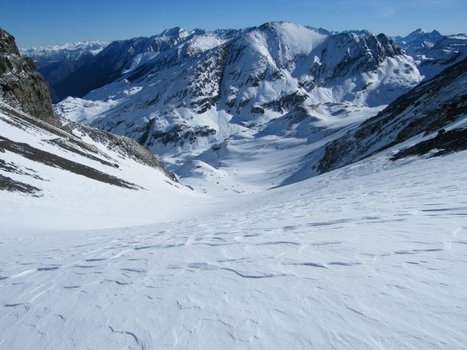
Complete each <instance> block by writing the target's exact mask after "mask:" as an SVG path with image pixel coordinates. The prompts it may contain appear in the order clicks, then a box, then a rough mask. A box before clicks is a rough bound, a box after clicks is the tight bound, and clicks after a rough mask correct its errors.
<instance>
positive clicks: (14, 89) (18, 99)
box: [0, 28, 60, 125]
mask: <svg viewBox="0 0 467 350" xmlns="http://www.w3.org/2000/svg"><path fill="white" fill-rule="evenodd" d="M0 101H2V102H4V103H6V104H8V105H10V106H12V107H14V108H17V109H20V110H22V111H23V112H25V113H27V114H30V115H32V116H34V117H36V118H39V119H41V120H43V121H46V122H48V123H50V124H53V125H59V124H60V122H59V120H58V118H57V117H55V115H54V113H53V111H52V103H51V100H50V95H49V89H48V87H47V83H46V82H45V80H44V78H43V77H42V76H41V75H40V74H39V73H38V72H37V71H36V67H35V65H34V63H33V61H32V60H31V59H30V58H26V57H22V56H21V55H20V53H19V50H18V47H17V46H16V43H15V38H14V37H13V36H12V35H11V34H9V33H8V32H6V31H5V30H3V29H1V28H0Z"/></svg>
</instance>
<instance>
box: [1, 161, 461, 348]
mask: <svg viewBox="0 0 467 350" xmlns="http://www.w3.org/2000/svg"><path fill="white" fill-rule="evenodd" d="M465 156H466V154H465V152H463V153H458V154H455V155H450V156H446V157H442V158H431V159H406V160H401V161H398V162H396V163H392V162H388V160H387V156H386V157H385V156H380V157H375V158H372V159H370V160H367V161H364V162H360V163H357V164H354V165H351V166H348V167H345V168H342V169H339V170H336V171H334V172H331V173H327V174H324V175H321V176H319V177H316V178H313V179H310V180H307V181H305V182H301V183H298V184H295V185H290V186H287V187H284V188H280V189H276V190H272V191H269V192H267V193H260V194H253V195H248V196H246V197H241V196H238V195H237V196H235V197H232V198H230V199H229V200H227V201H226V202H228V203H230V205H229V206H228V207H224V208H222V207H221V208H218V209H217V210H212V209H207V210H206V211H205V213H204V214H202V215H199V217H198V218H191V219H180V220H176V221H173V222H170V223H161V224H157V225H150V226H141V227H126V228H122V229H112V230H90V231H54V230H47V231H40V230H37V231H35V230H32V231H29V232H22V233H20V232H16V231H15V230H8V229H7V230H4V229H3V230H2V233H1V235H0V242H1V244H0V266H1V268H0V289H1V291H2V292H1V293H0V346H1V347H2V348H6V349H37V348H48V349H64V348H80V349H85V348H92V349H97V348H99V349H102V348H106V349H110V348H118V349H122V348H128V349H154V348H157V349H163V348H177V349H186V348H191V349H206V348H210V349H216V348H220V347H227V348H229V349H236V348H239V349H244V348H252V349H258V348H259V349H283V348H293V349H302V348H330V349H342V348H360V349H375V348H386V349H400V348H410V349H421V348H423V349H431V348H433V349H435V348H445V349H446V348H452V349H454V348H462V347H463V346H464V345H465V342H466V339H467V338H466V337H467V327H466V324H465V322H464V320H465V318H466V315H467V297H466V294H465V290H466V289H467V278H466V274H465V270H466V268H467V259H466V250H467V224H466V219H465V218H466V216H467V188H466V186H465V183H466V181H467V162H465ZM239 198H241V199H239ZM205 204H206V202H205V201H203V200H202V199H200V200H199V202H198V203H197V205H198V206H200V207H203V206H204V205H205Z"/></svg>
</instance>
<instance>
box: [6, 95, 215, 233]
mask: <svg viewBox="0 0 467 350" xmlns="http://www.w3.org/2000/svg"><path fill="white" fill-rule="evenodd" d="M173 180H174V178H173V174H169V173H166V172H165V170H163V169H162V168H161V164H160V163H159V162H158V161H157V160H156V159H155V158H154V157H153V156H152V155H151V154H150V153H149V152H148V151H146V150H144V149H143V148H142V147H141V146H139V145H137V144H135V143H134V142H133V141H131V140H125V139H121V138H118V137H115V136H113V135H109V134H106V133H103V132H101V131H98V130H93V129H91V128H86V127H81V126H79V125H76V124H72V123H70V124H68V125H66V126H64V127H62V128H58V127H53V126H51V125H50V124H47V123H44V122H42V121H40V120H38V119H35V118H33V117H31V116H28V115H26V114H24V113H21V112H19V111H18V110H15V109H13V108H11V107H9V106H7V105H5V104H3V103H0V202H1V205H0V206H1V210H0V223H1V225H0V226H1V229H0V230H2V231H5V230H6V229H7V228H9V227H12V228H14V231H17V230H23V229H32V230H41V229H44V228H47V229H55V230H57V229H70V228H73V229H77V228H98V227H100V228H103V227H120V226H122V225H128V224H134V225H136V224H144V223H154V222H160V221H167V220H170V219H174V218H177V217H180V216H181V215H182V214H183V217H186V215H187V214H189V213H192V215H196V214H197V213H198V211H199V210H198V207H197V206H196V204H197V203H198V202H199V201H200V200H203V199H204V200H206V198H204V197H203V196H201V195H200V194H197V193H195V192H193V191H192V190H190V189H188V188H187V187H185V186H183V185H182V184H179V183H177V182H176V181H173Z"/></svg>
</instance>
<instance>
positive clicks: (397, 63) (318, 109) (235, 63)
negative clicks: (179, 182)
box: [23, 22, 467, 191]
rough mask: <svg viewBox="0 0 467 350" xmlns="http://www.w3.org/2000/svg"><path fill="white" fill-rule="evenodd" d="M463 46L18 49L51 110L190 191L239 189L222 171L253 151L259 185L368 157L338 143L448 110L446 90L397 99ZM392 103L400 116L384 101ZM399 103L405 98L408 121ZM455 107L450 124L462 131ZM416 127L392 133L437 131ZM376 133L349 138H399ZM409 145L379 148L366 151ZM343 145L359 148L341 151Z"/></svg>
mask: <svg viewBox="0 0 467 350" xmlns="http://www.w3.org/2000/svg"><path fill="white" fill-rule="evenodd" d="M466 43H467V37H466V36H465V35H463V34H458V35H448V36H443V35H441V34H440V33H439V32H437V31H433V32H431V33H426V32H424V31H422V30H420V29H418V30H416V31H414V32H413V33H411V34H409V35H408V36H406V37H403V38H402V37H396V38H390V37H388V36H386V35H384V34H378V35H375V34H372V33H370V32H368V31H345V32H339V33H337V32H331V31H327V30H325V29H316V28H313V27H304V26H301V25H297V24H294V23H288V22H272V23H266V24H263V25H261V26H258V27H252V28H245V29H241V30H215V31H206V30H199V29H196V30H192V31H187V30H184V29H182V28H179V27H176V28H172V29H168V30H165V31H164V32H162V33H160V34H158V35H155V36H152V37H149V38H134V39H130V40H122V41H115V42H112V43H110V44H106V43H100V42H93V43H88V44H84V43H79V44H73V45H65V47H63V48H59V47H56V48H48V49H37V48H36V49H27V50H24V51H23V52H25V53H26V54H27V55H29V56H31V57H32V58H33V59H34V60H35V61H36V62H37V63H38V67H39V70H40V71H42V72H43V73H44V75H45V77H46V78H47V79H48V81H49V84H50V85H51V87H52V89H53V90H54V92H55V101H59V100H60V102H59V103H58V104H56V105H55V107H54V110H55V112H56V113H58V114H59V115H60V116H62V117H64V118H67V119H70V120H72V121H75V122H80V123H83V124H86V125H91V126H93V127H96V128H99V129H102V130H105V131H108V132H111V133H115V134H119V135H123V136H128V137H130V138H132V139H134V140H136V141H137V142H139V143H140V144H141V145H144V146H145V147H147V148H149V149H150V150H151V151H152V152H153V153H154V154H157V155H159V156H161V157H162V160H163V161H164V162H165V163H166V164H168V166H169V168H170V169H171V170H172V171H174V172H175V173H177V174H178V175H179V176H180V177H181V178H182V179H186V180H187V181H188V182H190V181H193V179H196V181H195V182H193V183H192V184H193V185H200V184H202V182H203V181H214V183H219V184H220V185H219V186H220V188H221V187H222V188H223V190H234V191H243V190H248V188H250V187H249V185H248V184H246V183H243V182H242V181H241V180H240V178H239V176H238V175H237V173H238V172H237V171H235V169H237V168H241V167H243V166H246V164H250V163H249V162H250V161H252V160H253V159H256V160H258V159H257V157H256V154H258V149H261V150H262V151H261V157H262V159H263V166H264V168H263V169H262V171H264V172H265V174H267V175H264V176H263V175H262V176H260V178H261V179H263V180H261V181H260V180H258V181H259V182H258V183H261V185H259V186H260V187H261V186H269V187H274V186H279V185H283V184H286V183H290V182H294V181H298V180H300V179H304V178H306V177H308V176H314V175H316V174H319V173H320V172H322V171H326V170H330V169H333V168H335V167H338V166H342V165H345V164H348V163H351V162H353V161H356V160H358V159H361V158H362V157H366V156H369V155H371V154H372V151H370V150H368V151H365V152H364V151H363V149H364V148H365V146H364V145H365V144H366V142H367V141H363V140H361V141H359V142H361V144H362V146H361V147H362V148H361V149H360V148H358V147H360V146H358V147H357V145H356V144H353V143H352V142H353V141H349V142H350V143H349V144H346V143H345V142H344V141H342V140H343V139H342V138H343V137H344V138H346V137H349V136H345V135H350V134H348V133H352V132H357V130H358V128H359V125H360V124H361V123H363V124H362V126H363V125H366V124H365V123H367V122H365V120H367V119H369V118H371V117H375V116H376V117H375V118H381V115H382V114H381V113H383V115H384V116H386V117H385V118H388V119H384V120H392V118H399V115H401V113H402V114H403V115H404V117H403V118H405V119H404V120H411V119H413V118H418V116H419V115H420V116H421V115H423V113H434V111H435V110H436V111H438V112H440V111H442V110H445V109H446V110H448V109H449V108H451V107H452V106H451V104H449V103H448V101H447V100H446V99H445V97H446V96H451V95H449V94H444V93H440V94H439V95H436V94H435V95H433V94H431V93H429V92H425V93H424V94H423V95H422V96H431V97H430V98H431V99H432V100H433V101H434V102H433V103H434V105H433V104H425V103H422V102H421V101H419V99H420V98H418V97H416V96H414V95H413V94H412V95H410V94H411V92H410V91H411V89H413V88H415V87H417V86H418V84H420V83H421V82H423V81H428V80H429V79H431V78H433V77H435V76H436V75H437V74H439V73H440V72H442V71H443V70H445V69H446V68H448V67H450V66H453V65H455V64H456V63H459V62H463V60H464V59H465V57H466V52H467V46H466ZM48 60H50V62H49V63H47V61H48ZM459 64H460V66H457V67H463V66H462V63H459ZM457 69H459V68H457ZM443 74H444V77H445V78H442V79H441V78H439V76H438V77H437V79H441V80H440V81H441V83H439V82H438V83H437V85H436V86H440V89H441V91H444V90H443V88H446V89H448V88H449V89H451V88H452V87H453V86H456V87H457V88H458V90H457V92H456V93H455V94H454V95H453V96H451V97H455V96H458V97H459V96H460V97H461V98H462V96H463V93H462V91H463V90H462V89H463V87H462V81H460V80H453V76H452V75H450V74H447V73H443ZM446 74H447V75H446ZM442 76H443V75H441V77H442ZM446 76H449V77H450V78H451V80H452V81H450V80H449V79H447V78H446ZM421 86H425V85H421ZM413 91H415V90H413ZM406 93H409V95H404V94H406ZM67 96H70V97H67ZM417 96H418V95H417ZM401 99H402V100H401ZM421 99H422V100H423V98H421ZM398 101H404V103H403V105H404V106H405V107H406V108H407V111H405V112H403V111H402V110H400V108H399V107H394V103H398ZM430 101H431V100H430ZM391 103H393V104H391ZM412 103H413V104H416V103H418V105H417V106H418V107H417V108H416V111H417V116H413V115H412V114H411V113H412V112H411V111H413V108H412V107H411V106H412ZM459 103H460V105H459V106H458V112H459V111H460V112H459V113H458V114H456V115H455V118H454V117H453V118H452V119H450V122H453V121H454V119H455V120H456V123H458V124H456V125H458V126H459V125H460V126H462V125H463V123H462V122H459V120H458V118H460V119H462V113H463V111H464V107H465V106H464V105H463V104H462V100H461V101H460V102H459ZM388 104H391V105H390V106H389V107H388V109H386V110H384V111H383V109H384V108H385V107H386V106H387V105H388ZM437 104H438V107H439V106H440V107H439V109H436V108H435V107H434V106H435V105H437ZM450 106H451V107H450ZM401 118H402V117H401ZM456 118H457V119H456ZM369 120H372V119H369ZM421 120H425V121H424V122H421V121H420V123H421V124H420V125H423V127H420V128H418V129H417V128H415V129H413V130H414V131H413V132H407V131H406V134H407V135H410V136H415V135H416V134H417V133H419V132H423V133H426V134H427V135H431V134H432V133H433V132H437V131H438V130H441V129H443V130H444V129H445V128H446V127H447V126H448V125H450V124H449V123H450V122H449V123H440V124H439V128H438V129H436V128H434V127H433V125H438V124H436V123H435V124H433V123H432V121H430V120H431V119H429V118H428V119H423V118H422V119H421ZM368 123H370V121H368ZM388 123H389V124H390V122H388ZM404 123H405V122H404ZM408 123H409V124H410V122H408ZM459 123H460V124H459ZM404 125H405V124H404ZM381 128H383V129H382V130H379V131H378V130H373V129H372V130H371V132H369V134H368V132H367V131H365V132H362V133H363V134H365V135H367V136H368V137H370V138H371V137H375V138H379V137H380V136H377V135H376V134H374V133H378V132H381V133H383V134H385V133H387V134H388V135H389V134H391V135H393V134H394V133H395V132H396V131H395V130H399V129H397V128H396V129H394V130H392V131H389V129H387V128H389V126H383V124H381ZM428 129H429V130H428ZM399 131H400V132H402V131H401V130H399ZM399 131H397V132H399ZM370 134H371V135H372V136H371V135H370ZM359 135H360V133H359ZM350 137H351V138H352V137H353V136H350ZM409 138H410V137H408V138H407V137H403V138H396V139H397V140H398V141H397V142H396V141H395V140H394V139H392V141H387V142H386V143H384V142H383V143H384V144H381V145H380V147H379V146H378V147H376V148H375V149H374V152H377V151H378V150H383V149H386V148H388V147H392V146H394V145H395V144H397V143H404V142H406V141H407V140H408V139H409ZM383 139H386V138H383ZM389 139H390V138H388V140H389ZM352 140H353V138H352ZM350 144H352V146H350ZM342 145H345V146H342ZM355 147H357V148H355ZM344 148H345V149H344ZM350 148H355V149H359V151H358V152H357V153H355V154H354V155H352V153H351V152H349V149H350ZM370 149H371V150H373V148H371V147H370ZM333 150H334V151H333ZM335 150H339V152H338V153H339V154H335ZM274 159H277V162H278V163H277V164H274ZM344 159H345V160H344ZM278 164H281V165H280V166H278ZM226 184H228V185H226ZM255 186H256V185H255Z"/></svg>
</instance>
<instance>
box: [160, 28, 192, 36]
mask: <svg viewBox="0 0 467 350" xmlns="http://www.w3.org/2000/svg"><path fill="white" fill-rule="evenodd" d="M187 35H188V32H187V31H186V30H185V29H183V28H181V27H173V28H169V29H166V30H164V31H163V32H162V33H161V34H160V36H166V37H177V38H178V37H180V38H182V37H186V36H187Z"/></svg>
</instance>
